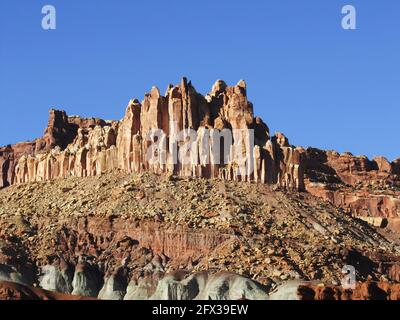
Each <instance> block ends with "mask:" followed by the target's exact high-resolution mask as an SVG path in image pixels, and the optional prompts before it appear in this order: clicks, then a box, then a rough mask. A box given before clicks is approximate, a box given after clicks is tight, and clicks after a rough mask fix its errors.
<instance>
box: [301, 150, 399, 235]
mask: <svg viewBox="0 0 400 320" xmlns="http://www.w3.org/2000/svg"><path fill="white" fill-rule="evenodd" d="M303 159H304V162H305V163H304V166H305V168H306V169H305V173H306V176H305V180H306V190H307V191H308V192H310V193H311V194H313V195H316V196H318V197H321V198H323V199H325V200H327V201H329V202H331V203H333V204H335V205H336V206H338V207H341V208H343V209H345V210H346V211H348V212H349V213H351V214H352V215H354V216H357V217H359V218H361V219H363V220H365V221H366V222H368V223H370V224H372V225H374V226H376V227H389V228H390V229H391V230H393V231H396V232H400V175H399V170H398V163H399V160H395V161H393V162H392V163H390V162H389V161H388V160H387V159H386V158H384V157H375V158H374V159H373V160H369V159H368V158H367V157H365V156H359V157H357V156H354V155H352V154H351V153H348V152H346V153H343V154H339V153H338V152H335V151H324V150H319V149H314V148H309V149H307V150H306V151H305V152H304V157H303Z"/></svg>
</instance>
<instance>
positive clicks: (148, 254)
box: [0, 171, 400, 299]
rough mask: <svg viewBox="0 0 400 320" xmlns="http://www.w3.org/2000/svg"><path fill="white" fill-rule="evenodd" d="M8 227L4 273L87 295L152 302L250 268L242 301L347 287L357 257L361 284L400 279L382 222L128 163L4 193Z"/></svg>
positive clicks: (0, 215) (262, 189) (4, 229)
mask: <svg viewBox="0 0 400 320" xmlns="http://www.w3.org/2000/svg"><path fill="white" fill-rule="evenodd" d="M0 226H1V228H0V230H1V231H0V239H1V240H0V241H1V242H0V245H1V255H0V263H1V264H2V268H3V270H2V272H1V273H0V275H2V276H3V280H12V279H16V280H17V281H18V282H20V283H23V284H26V285H35V286H41V287H42V288H44V289H48V290H56V291H58V292H63V293H74V294H78V295H81V296H92V297H97V296H99V297H102V298H115V297H118V298H122V297H126V298H132V299H134V298H147V297H150V296H152V295H153V294H162V293H160V292H159V290H161V292H169V291H168V290H167V289H165V287H168V286H173V285H175V286H176V283H175V282H176V280H174V281H172V280H171V279H170V278H166V279H165V278H164V275H165V274H171V273H172V274H174V275H173V277H172V279H175V277H177V275H176V274H175V272H176V271H179V274H178V278H179V279H180V280H182V279H189V280H186V281H189V282H190V279H192V278H190V277H198V276H199V274H200V275H201V276H202V277H206V279H210V277H211V280H212V279H213V278H212V277H214V276H215V274H217V275H219V276H221V272H222V273H226V272H232V273H236V274H239V275H238V276H236V275H235V277H240V278H239V280H238V282H239V283H240V285H238V286H239V289H235V288H234V289H233V290H235V292H234V293H230V292H227V293H226V295H227V296H230V295H232V296H234V297H236V298H240V295H242V294H243V295H247V296H248V298H250V297H260V296H261V292H263V293H264V294H265V297H266V294H267V293H268V292H269V291H271V290H272V289H274V288H275V287H276V286H277V285H279V284H281V283H284V282H286V281H288V280H294V279H301V280H310V281H311V280H318V281H320V282H324V283H327V284H336V285H337V284H339V283H340V280H341V278H342V276H343V275H342V273H341V269H342V267H343V266H344V265H347V264H350V265H353V266H355V267H356V269H357V277H358V280H375V281H377V280H386V281H392V282H394V281H399V280H400V279H399V271H398V270H399V264H400V255H399V252H400V248H399V246H397V245H396V244H395V243H394V242H392V241H390V240H388V239H386V238H385V236H384V235H382V233H381V232H379V230H376V229H375V228H373V227H371V226H370V225H368V224H367V223H365V222H364V221H362V220H359V219H356V218H353V217H351V215H349V214H347V213H345V212H344V211H343V210H340V209H337V208H335V207H333V206H332V205H330V204H329V203H326V202H324V201H323V200H320V199H319V198H315V197H314V196H312V195H310V194H307V193H293V192H291V193H290V192H286V191H284V190H273V189H272V188H271V187H269V186H267V185H264V184H260V183H250V184H249V183H243V182H234V181H221V180H218V179H196V178H180V177H174V176H170V175H161V176H160V175H155V174H148V173H145V174H126V173H123V172H120V171H115V172H111V173H108V174H104V175H101V176H98V177H87V178H83V179H82V178H67V179H63V180H57V181H49V182H34V183H30V184H22V185H16V186H11V187H8V188H5V189H3V190H0ZM204 271H207V273H206V275H204V274H203V272H204ZM243 276H244V277H245V278H243ZM188 277H189V278H188ZM246 277H247V278H250V279H253V280H255V281H256V282H253V281H251V283H252V286H256V287H254V290H256V289H257V290H258V288H259V287H258V286H259V285H260V286H262V287H261V288H262V290H261V291H260V292H259V293H254V292H253V290H250V292H248V291H246V290H247V289H246V290H245V289H244V288H247V287H248V285H246V282H247V281H250V280H246V279H247V278H246ZM159 279H164V280H163V281H164V282H167V284H163V283H162V286H161V288H158V289H157V284H158V283H159ZM168 279H170V280H169V281H170V282H171V281H172V282H173V283H174V284H170V283H169V282H168ZM218 279H220V278H219V277H218ZM211 280H210V281H211ZM196 281H197V282H198V281H199V280H196ZM203 282H204V283H207V281H206V280H204V281H203ZM214 282H217V284H215V283H214V284H212V289H209V290H210V291H211V293H210V292H208V293H207V294H208V295H210V296H212V297H214V298H216V296H215V294H216V293H215V292H218V290H217V289H215V287H217V288H218V287H220V286H222V287H223V283H224V281H220V280H218V281H214ZM228 288H229V286H228ZM163 290H166V291H163ZM207 290H208V289H207ZM257 290H256V292H258V291H257ZM228 291H229V290H228ZM116 292H117V293H116ZM212 292H214V296H213V293H212ZM237 292H240V293H239V294H238V293H237ZM127 293H129V294H128V295H127ZM165 294H166V293H164V296H163V297H165ZM192 295H193V293H192ZM235 295H236V296H235ZM237 295H239V297H238V296H237ZM194 296H196V295H194ZM168 297H169V298H171V297H170V296H168Z"/></svg>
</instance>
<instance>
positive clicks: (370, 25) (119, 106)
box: [0, 0, 400, 160]
mask: <svg viewBox="0 0 400 320" xmlns="http://www.w3.org/2000/svg"><path fill="white" fill-rule="evenodd" d="M45 4H52V5H54V6H55V7H56V9H57V30H55V31H44V30H43V29H42V28H41V19H42V14H41V8H42V6H43V5H45ZM345 4H352V5H354V6H355V7H356V9H357V28H358V30H355V31H348V30H347V31H346V30H343V29H342V28H341V18H342V14H341V8H342V6H343V5H345ZM399 60H400V1H398V0H362V1H360V0H346V1H341V0H262V1H261V0H260V1H251V0H249V1H247V0H246V1H236V0H220V1H215V0H214V1H211V0H202V1H188V0H170V1H161V0H152V1H147V0H146V1H136V0H135V1H134V0H129V1H128V0H116V1H111V0H84V1H83V0H62V1H61V0H46V1H36V0H29V1H27V0H0V145H4V144H7V143H13V142H17V141H21V140H30V139H32V138H35V137H37V136H41V134H42V131H43V129H44V127H45V126H46V123H47V112H48V109H50V108H51V107H57V108H61V109H65V110H66V111H67V112H68V114H70V115H73V114H79V115H82V116H97V117H101V118H105V119H120V118H121V117H122V116H123V112H124V108H125V106H126V104H127V102H128V101H129V99H131V98H134V97H137V98H139V99H140V100H141V99H142V98H143V94H144V93H145V92H148V91H149V89H150V88H151V86H152V85H157V86H158V87H159V88H160V89H161V91H162V92H164V90H165V88H166V87H167V84H168V83H177V82H179V79H180V78H181V77H182V76H187V77H189V78H190V79H191V80H192V81H193V84H194V85H195V87H196V88H197V90H198V91H199V92H202V93H207V92H208V91H209V89H210V88H211V86H212V84H213V83H214V81H215V80H216V79H220V78H221V79H224V80H225V81H226V82H228V83H229V84H236V83H237V81H238V80H239V79H242V78H243V79H245V80H246V81H247V83H248V88H249V89H248V95H249V98H250V100H251V101H252V102H253V103H254V106H255V112H256V114H257V115H259V116H261V117H262V118H263V119H264V121H265V122H266V123H267V124H268V125H269V126H270V128H271V130H272V131H282V132H284V133H285V134H286V135H287V136H288V137H289V139H290V142H291V143H293V144H296V145H302V146H315V147H320V148H325V149H336V150H338V151H340V152H343V151H351V152H353V153H354V154H357V155H360V154H366V155H368V156H369V157H372V156H374V155H377V154H382V155H384V156H386V157H388V158H389V159H390V160H393V159H395V158H397V157H399V156H400V133H399V118H400V109H399V108H400V61H399Z"/></svg>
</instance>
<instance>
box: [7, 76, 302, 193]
mask: <svg viewBox="0 0 400 320" xmlns="http://www.w3.org/2000/svg"><path fill="white" fill-rule="evenodd" d="M157 130H158V131H157ZM221 137H222V138H221ZM151 148H153V149H151ZM189 149H190V150H191V152H190V154H189V153H188V150H189ZM301 158H302V152H301V149H296V148H294V147H292V146H290V145H289V142H288V139H287V138H286V137H285V136H284V135H282V134H281V133H278V134H276V135H275V136H274V137H272V138H271V137H270V134H269V129H268V127H267V126H266V125H265V124H264V123H263V122H262V120H261V119H260V118H255V117H254V114H253V105H252V104H251V102H249V101H248V99H247V93H246V83H245V82H244V81H243V80H241V81H240V82H239V83H238V84H237V85H236V86H233V87H229V86H227V85H226V84H225V83H224V82H223V81H221V80H219V81H217V82H216V83H215V84H214V86H213V88H212V91H211V92H210V93H209V94H208V95H206V96H205V97H204V96H202V95H201V94H199V93H197V92H196V90H195V89H194V87H193V85H192V84H191V82H188V81H187V80H186V78H184V79H182V82H181V84H180V85H177V86H172V85H171V86H169V87H168V89H167V92H166V95H165V96H162V95H161V94H160V91H159V89H158V88H156V87H153V88H152V89H151V92H150V93H148V94H146V95H145V98H144V100H143V101H142V103H140V102H139V101H138V100H131V101H130V102H129V104H128V106H127V108H126V112H125V116H124V118H123V119H122V120H121V121H118V122H105V121H103V120H99V119H81V118H79V117H68V116H67V115H66V113H65V112H64V111H56V110H51V111H50V119H49V124H48V127H47V129H46V130H45V134H44V136H43V138H40V139H37V140H35V141H34V142H32V143H27V144H26V145H14V146H9V147H6V148H2V149H0V159H1V160H0V169H1V177H2V179H1V184H0V187H2V186H7V185H10V184H19V183H26V182H34V181H45V180H54V179H58V178H65V177H68V176H76V177H85V176H95V175H100V174H103V173H105V172H107V171H110V170H113V169H116V168H119V169H122V170H125V171H126V172H142V171H151V172H154V173H170V174H175V175H178V176H194V177H204V178H214V177H219V178H221V179H224V180H235V181H257V182H262V183H267V184H276V185H279V186H281V187H283V188H286V189H291V190H303V189H304V182H303V172H304V168H303V161H302V160H301Z"/></svg>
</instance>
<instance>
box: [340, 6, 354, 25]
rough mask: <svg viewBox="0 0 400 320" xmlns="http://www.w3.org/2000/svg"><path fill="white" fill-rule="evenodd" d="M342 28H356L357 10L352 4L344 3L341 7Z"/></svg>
mask: <svg viewBox="0 0 400 320" xmlns="http://www.w3.org/2000/svg"><path fill="white" fill-rule="evenodd" d="M342 14H344V17H343V18H342V28H343V29H344V30H356V29H357V12H356V8H355V7H354V6H352V5H345V6H344V7H343V8H342Z"/></svg>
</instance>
